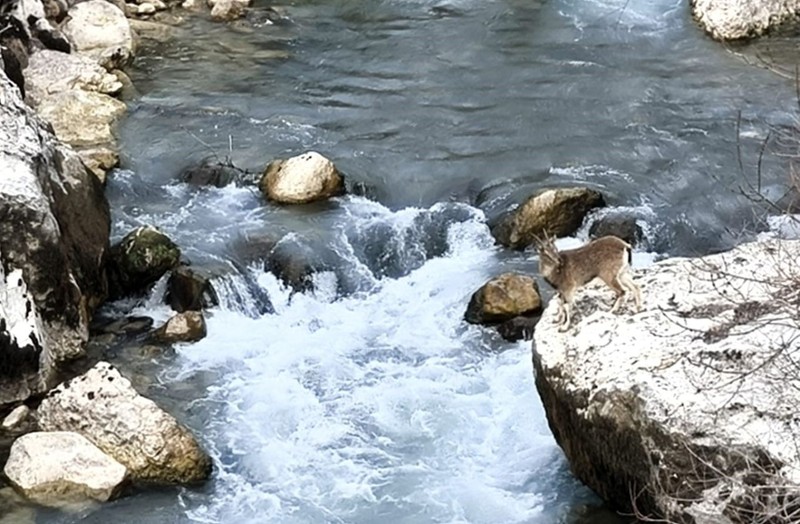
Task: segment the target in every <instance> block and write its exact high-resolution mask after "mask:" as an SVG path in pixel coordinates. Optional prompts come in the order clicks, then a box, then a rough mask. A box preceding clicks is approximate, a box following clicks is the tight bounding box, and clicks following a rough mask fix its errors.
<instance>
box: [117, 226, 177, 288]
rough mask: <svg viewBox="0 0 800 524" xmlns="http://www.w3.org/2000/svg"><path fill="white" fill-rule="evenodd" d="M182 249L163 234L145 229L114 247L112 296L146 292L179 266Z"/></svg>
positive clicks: (151, 228) (141, 228)
mask: <svg viewBox="0 0 800 524" xmlns="http://www.w3.org/2000/svg"><path fill="white" fill-rule="evenodd" d="M180 257H181V250H180V249H179V248H178V246H176V245H175V243H174V242H172V240H170V238H169V237H168V236H166V235H165V234H164V233H162V232H161V231H159V230H158V229H156V228H154V227H152V226H142V227H139V228H137V229H135V230H133V231H131V232H130V233H128V234H127V235H126V236H125V237H124V238H123V239H122V240H121V241H120V242H119V243H118V244H115V245H114V246H112V248H111V259H110V261H109V267H108V278H109V285H110V287H111V289H110V293H111V295H112V297H122V296H126V295H129V294H137V293H142V292H143V291H145V290H146V289H147V288H148V287H149V286H150V285H152V284H154V283H155V282H156V281H157V280H158V279H160V278H161V277H162V276H164V274H165V273H166V272H167V271H169V270H170V269H173V268H175V267H177V266H178V263H179V262H180Z"/></svg>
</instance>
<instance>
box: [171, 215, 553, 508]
mask: <svg viewBox="0 0 800 524" xmlns="http://www.w3.org/2000/svg"><path fill="white" fill-rule="evenodd" d="M405 213H408V212H405ZM403 215H404V213H399V214H398V219H399V220H401V221H404V220H406V219H407V217H405V216H403ZM448 243H449V245H450V250H449V251H448V253H447V254H446V255H445V256H443V257H440V258H435V259H432V260H429V261H427V262H426V263H425V264H424V265H423V266H422V267H420V268H419V269H417V270H415V271H413V272H411V273H410V274H408V275H407V276H404V277H402V278H398V279H384V280H382V281H381V282H380V284H379V287H378V288H377V289H376V290H375V291H374V292H373V293H371V294H369V295H366V296H364V295H360V296H351V297H345V298H341V299H338V300H332V297H331V296H321V297H320V296H315V295H304V294H293V295H290V293H289V291H288V290H286V289H284V288H282V287H281V286H280V284H279V283H278V282H277V281H276V280H275V279H274V278H273V277H271V276H269V275H265V276H262V277H261V279H260V280H261V284H262V285H263V286H264V287H265V288H267V290H268V291H269V292H270V295H271V297H272V299H273V303H274V305H275V308H276V314H274V315H265V316H262V317H260V318H250V317H248V316H245V315H242V314H241V313H239V312H238V311H226V310H219V311H215V312H214V313H213V314H212V315H210V318H209V319H208V327H209V329H208V331H209V336H208V338H206V339H204V340H203V341H201V342H199V343H197V344H195V345H193V346H191V347H187V348H185V349H182V350H180V358H181V361H182V367H181V374H182V375H184V376H186V375H190V374H192V373H195V372H197V371H198V370H211V371H214V372H217V373H218V374H219V377H220V379H219V381H218V383H216V384H215V385H213V386H212V387H211V388H209V390H208V395H207V397H206V398H205V399H203V400H201V401H200V405H202V409H204V410H207V411H208V413H209V416H208V427H207V428H205V429H204V431H203V434H204V436H205V438H206V441H207V442H206V443H207V445H208V446H209V447H210V449H211V450H212V454H213V455H214V458H215V460H216V463H217V465H218V468H219V469H218V472H217V474H216V481H215V484H214V491H215V493H214V494H213V495H212V496H211V497H208V498H204V499H202V500H200V499H198V500H196V501H193V500H188V501H187V504H188V507H189V508H190V509H189V510H188V515H189V517H190V518H191V520H194V521H197V522H234V521H235V522H256V521H259V522H263V521H265V520H274V521H279V522H311V521H314V522H320V521H324V522H374V521H376V520H378V519H380V520H382V521H386V522H421V521H428V522H549V521H551V520H548V519H552V515H551V516H549V517H548V516H547V515H546V512H545V511H544V509H543V508H544V507H545V503H546V502H547V497H546V496H545V495H543V493H547V492H549V488H548V487H547V479H548V478H550V477H551V475H552V474H551V473H549V469H550V468H549V467H548V465H549V464H550V462H551V461H552V460H553V457H554V456H556V455H557V453H558V451H557V447H556V445H555V443H554V442H553V439H552V437H551V436H550V433H549V430H548V428H547V426H546V423H545V418H544V415H543V413H542V409H541V406H540V404H539V401H538V398H537V397H536V392H535V387H534V384H533V376H532V369H531V362H530V347H529V344H527V343H520V344H518V345H510V344H509V345H508V350H507V351H505V352H503V353H500V354H498V353H495V352H492V351H490V348H489V347H488V345H487V344H486V343H485V342H482V340H484V337H483V332H482V330H481V328H478V327H475V326H468V325H466V324H465V323H464V322H463V320H462V316H463V308H464V304H465V303H466V300H467V299H468V297H469V294H470V293H471V292H472V291H474V289H475V288H477V287H478V286H480V285H481V284H482V283H483V282H484V281H485V280H486V278H487V276H488V275H487V271H486V268H487V267H489V266H491V263H492V261H493V259H494V258H495V257H496V254H497V252H496V250H495V248H493V246H492V244H493V241H492V239H491V237H490V235H489V233H488V230H487V228H486V226H485V224H484V223H482V222H481V221H479V220H472V221H467V222H460V223H456V224H454V225H452V226H451V227H450V231H449V235H448ZM323 295H324V293H323ZM495 345H496V344H495ZM173 378H179V377H173ZM209 501H210V502H209Z"/></svg>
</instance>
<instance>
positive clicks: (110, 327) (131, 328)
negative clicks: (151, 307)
mask: <svg viewBox="0 0 800 524" xmlns="http://www.w3.org/2000/svg"><path fill="white" fill-rule="evenodd" d="M152 327H153V319H152V318H150V317H143V316H128V317H124V318H118V319H114V320H111V321H110V322H109V321H108V320H105V321H104V320H103V319H96V320H95V321H94V322H92V334H111V335H137V334H139V333H144V332H146V331H149V330H150V328H152Z"/></svg>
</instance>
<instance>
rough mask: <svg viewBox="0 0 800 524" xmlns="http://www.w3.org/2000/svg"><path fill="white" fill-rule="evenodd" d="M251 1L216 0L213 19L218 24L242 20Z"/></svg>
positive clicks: (212, 14) (212, 12)
mask: <svg viewBox="0 0 800 524" xmlns="http://www.w3.org/2000/svg"><path fill="white" fill-rule="evenodd" d="M249 5H250V0H216V1H215V2H214V7H212V8H211V19H212V20H216V21H218V22H230V21H232V20H236V19H238V18H241V16H242V15H243V14H244V12H245V9H247V7H249Z"/></svg>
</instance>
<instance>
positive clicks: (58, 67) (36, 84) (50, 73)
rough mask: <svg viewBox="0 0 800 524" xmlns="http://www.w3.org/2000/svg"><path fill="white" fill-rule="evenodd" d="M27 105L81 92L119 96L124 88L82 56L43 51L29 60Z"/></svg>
mask: <svg viewBox="0 0 800 524" xmlns="http://www.w3.org/2000/svg"><path fill="white" fill-rule="evenodd" d="M25 81H26V85H27V90H26V97H25V99H26V101H27V102H28V103H29V104H30V105H31V106H33V107H37V106H38V105H39V104H40V103H41V102H42V100H43V99H44V98H46V97H47V96H49V95H53V94H56V93H61V92H63V91H69V90H71V89H82V90H84V91H93V92H98V93H103V94H107V95H113V94H115V93H118V92H119V91H120V90H121V89H122V84H121V83H120V82H119V81H118V80H117V78H116V77H115V76H114V75H112V74H110V73H108V72H107V71H106V70H105V69H103V68H102V67H100V66H99V65H97V62H95V61H94V60H92V59H91V58H88V57H86V56H83V55H80V54H75V53H72V54H67V53H62V52H60V51H52V50H49V49H42V50H40V51H38V52H36V53H34V54H32V55H31V56H30V58H29V62H28V67H27V69H25Z"/></svg>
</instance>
